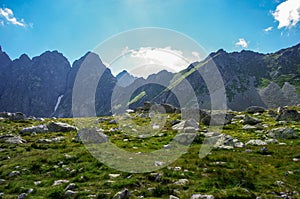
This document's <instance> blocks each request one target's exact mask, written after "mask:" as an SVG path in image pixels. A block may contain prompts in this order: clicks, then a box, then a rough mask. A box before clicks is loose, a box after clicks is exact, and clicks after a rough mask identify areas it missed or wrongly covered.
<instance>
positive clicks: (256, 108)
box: [246, 106, 266, 114]
mask: <svg viewBox="0 0 300 199" xmlns="http://www.w3.org/2000/svg"><path fill="white" fill-rule="evenodd" d="M265 111H266V109H265V108H264V107H260V106H250V107H248V108H247V109H246V112H247V113H250V114H253V113H263V112H265Z"/></svg>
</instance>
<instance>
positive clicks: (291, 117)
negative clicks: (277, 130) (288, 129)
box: [275, 109, 300, 122]
mask: <svg viewBox="0 0 300 199" xmlns="http://www.w3.org/2000/svg"><path fill="white" fill-rule="evenodd" d="M275 120H277V121H288V122H290V121H300V113H298V111H296V110H286V109H284V110H282V111H281V112H280V113H279V115H278V116H277V117H276V118H275Z"/></svg>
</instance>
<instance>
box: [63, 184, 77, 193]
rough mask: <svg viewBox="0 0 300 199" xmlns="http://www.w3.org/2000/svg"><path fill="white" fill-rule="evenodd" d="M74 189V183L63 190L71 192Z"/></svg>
mask: <svg viewBox="0 0 300 199" xmlns="http://www.w3.org/2000/svg"><path fill="white" fill-rule="evenodd" d="M75 187H76V184H75V183H70V184H69V185H68V186H67V187H66V188H65V191H68V190H73V189H74V188H75Z"/></svg>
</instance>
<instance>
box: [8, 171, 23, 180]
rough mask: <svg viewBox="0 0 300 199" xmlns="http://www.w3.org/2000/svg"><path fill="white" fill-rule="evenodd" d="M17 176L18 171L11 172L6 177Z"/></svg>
mask: <svg viewBox="0 0 300 199" xmlns="http://www.w3.org/2000/svg"><path fill="white" fill-rule="evenodd" d="M17 175H20V171H12V172H10V173H9V174H8V177H10V178H11V177H14V176H17Z"/></svg>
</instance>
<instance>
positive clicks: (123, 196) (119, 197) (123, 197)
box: [113, 189, 131, 199]
mask: <svg viewBox="0 0 300 199" xmlns="http://www.w3.org/2000/svg"><path fill="white" fill-rule="evenodd" d="M130 195H131V194H130V192H129V191H128V189H124V190H122V191H119V192H118V193H116V194H115V195H114V197H113V199H128V198H129V197H130Z"/></svg>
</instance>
